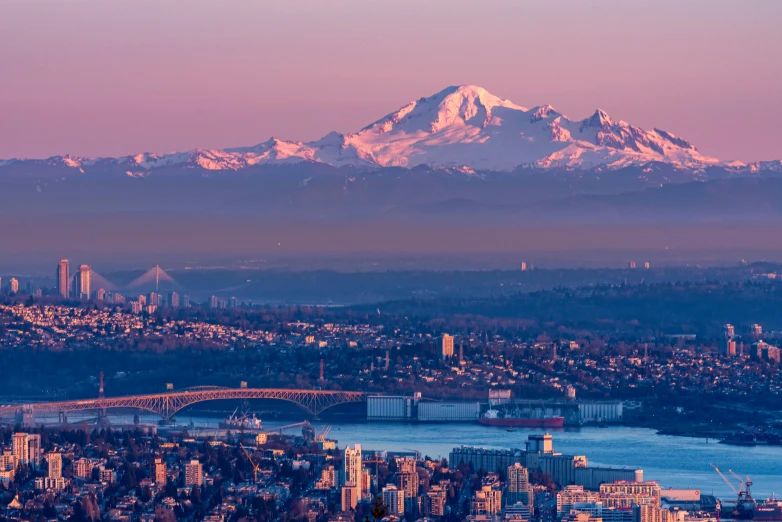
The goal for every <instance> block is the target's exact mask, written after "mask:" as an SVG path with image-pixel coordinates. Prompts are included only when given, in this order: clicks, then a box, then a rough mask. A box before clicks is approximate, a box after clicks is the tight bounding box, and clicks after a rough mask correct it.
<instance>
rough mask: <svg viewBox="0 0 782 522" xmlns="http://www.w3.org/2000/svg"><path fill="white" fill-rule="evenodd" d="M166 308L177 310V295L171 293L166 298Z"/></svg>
mask: <svg viewBox="0 0 782 522" xmlns="http://www.w3.org/2000/svg"><path fill="white" fill-rule="evenodd" d="M168 306H170V307H171V308H179V294H178V293H176V292H171V294H169V296H168Z"/></svg>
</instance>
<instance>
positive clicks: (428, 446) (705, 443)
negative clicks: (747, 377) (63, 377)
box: [71, 414, 782, 500]
mask: <svg viewBox="0 0 782 522" xmlns="http://www.w3.org/2000/svg"><path fill="white" fill-rule="evenodd" d="M111 418H112V420H114V419H116V421H117V422H132V417H130V416H118V417H113V416H111ZM71 420H75V418H71ZM157 420H158V418H157V417H154V416H146V415H145V416H142V417H141V422H147V423H154V422H157ZM177 420H178V421H179V422H180V423H182V424H186V423H189V422H191V420H192V422H193V424H194V425H195V426H199V427H216V426H217V423H218V422H219V419H217V418H210V417H197V416H194V417H190V416H188V415H187V414H180V415H179V416H178V418H177ZM291 422H293V421H289V422H281V421H268V422H264V428H265V429H274V428H275V427H279V426H282V425H285V424H289V423H291ZM313 426H314V427H315V429H316V430H320V429H322V428H323V427H324V426H325V425H324V424H323V423H319V422H314V423H313ZM541 432H542V430H540V429H516V430H515V431H513V432H508V431H507V430H506V429H505V428H498V427H490V426H482V425H480V424H395V423H364V422H355V423H339V424H332V429H331V433H330V434H329V438H331V439H336V440H338V444H339V446H341V447H344V446H345V445H353V444H361V446H362V448H364V449H370V450H388V451H416V450H417V451H420V452H421V455H422V456H427V455H428V456H429V457H432V458H438V459H440V458H446V459H447V458H448V453H449V452H450V451H451V449H453V448H454V447H457V446H462V445H469V446H481V447H488V448H521V449H523V448H524V442H525V441H526V440H527V436H528V435H530V434H531V433H541ZM551 433H552V435H553V437H554V451H556V452H558V453H565V454H571V455H586V457H587V459H588V461H589V465H590V466H613V467H623V466H627V467H638V468H641V469H643V470H644V478H645V479H646V480H657V481H659V482H660V484H661V485H662V486H663V487H665V488H669V487H674V488H697V489H700V490H701V491H702V492H703V493H704V494H714V495H716V496H717V497H719V498H721V499H723V500H734V499H735V496H736V495H735V493H734V492H733V491H732V490H731V489H730V487H729V486H728V485H727V484H725V482H723V480H722V479H721V478H720V477H719V476H717V474H716V473H715V472H714V470H713V469H712V468H711V466H710V465H709V464H710V463H713V464H714V465H716V466H717V467H719V468H720V469H721V470H723V472H724V473H725V474H726V475H728V478H729V479H730V480H731V482H732V483H733V484H734V485H735V486H736V487H738V485H739V481H738V479H735V478H734V477H732V476H731V475H730V474H729V473H728V470H729V469H732V470H734V471H735V472H736V473H737V474H738V475H740V476H744V475H749V476H750V478H751V479H752V481H753V483H754V485H753V489H752V493H753V495H754V496H755V497H756V498H766V497H768V496H770V495H771V494H772V493H774V492H776V493H782V446H753V447H746V446H730V445H727V444H718V443H717V441H716V440H714V439H709V440H707V439H702V438H688V437H674V436H670V435H657V434H656V432H655V431H654V430H651V429H646V428H629V427H609V428H597V427H585V428H579V429H566V430H555V431H552V432H551Z"/></svg>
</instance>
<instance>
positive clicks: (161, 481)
mask: <svg viewBox="0 0 782 522" xmlns="http://www.w3.org/2000/svg"><path fill="white" fill-rule="evenodd" d="M167 481H168V479H167V470H166V463H165V462H163V459H159V458H157V459H155V484H157V485H159V486H165V485H166V482H167Z"/></svg>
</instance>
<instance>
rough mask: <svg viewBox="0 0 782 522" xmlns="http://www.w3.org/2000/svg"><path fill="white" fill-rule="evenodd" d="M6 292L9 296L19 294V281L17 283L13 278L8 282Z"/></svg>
mask: <svg viewBox="0 0 782 522" xmlns="http://www.w3.org/2000/svg"><path fill="white" fill-rule="evenodd" d="M8 292H9V293H11V294H15V293H17V292H19V281H17V280H16V278H14V277H12V278H11V279H10V281H8Z"/></svg>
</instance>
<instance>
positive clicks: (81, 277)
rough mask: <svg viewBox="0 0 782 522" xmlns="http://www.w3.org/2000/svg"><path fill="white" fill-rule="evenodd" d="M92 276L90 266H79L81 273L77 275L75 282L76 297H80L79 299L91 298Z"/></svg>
mask: <svg viewBox="0 0 782 522" xmlns="http://www.w3.org/2000/svg"><path fill="white" fill-rule="evenodd" d="M91 274H92V271H91V269H90V265H79V273H78V274H76V277H75V279H74V281H73V285H74V287H73V290H74V292H73V294H74V297H78V298H79V299H89V298H90V279H91V277H90V276H91Z"/></svg>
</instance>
